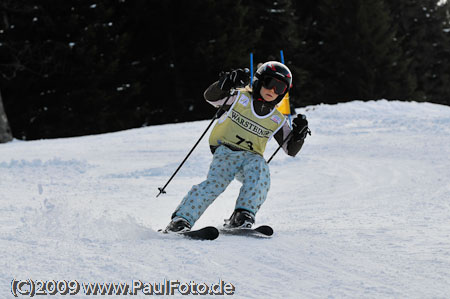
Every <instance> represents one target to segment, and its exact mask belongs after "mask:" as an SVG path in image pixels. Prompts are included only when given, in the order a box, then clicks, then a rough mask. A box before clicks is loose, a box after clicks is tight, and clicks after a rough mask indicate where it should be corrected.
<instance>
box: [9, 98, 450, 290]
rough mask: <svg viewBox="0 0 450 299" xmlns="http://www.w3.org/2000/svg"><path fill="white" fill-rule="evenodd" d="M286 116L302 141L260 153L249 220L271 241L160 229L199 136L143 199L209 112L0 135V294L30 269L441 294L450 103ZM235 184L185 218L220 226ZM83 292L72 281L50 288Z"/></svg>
mask: <svg viewBox="0 0 450 299" xmlns="http://www.w3.org/2000/svg"><path fill="white" fill-rule="evenodd" d="M297 112H300V113H305V114H306V115H307V116H308V119H309V123H310V128H311V130H312V136H309V137H308V138H307V141H306V143H305V145H304V147H303V149H302V151H301V152H300V154H299V156H298V157H296V158H292V157H288V156H286V155H285V154H284V153H282V152H280V153H278V155H277V156H276V157H275V158H274V160H273V161H272V162H271V164H270V168H271V175H272V187H271V190H270V192H269V197H268V199H267V201H266V203H265V204H264V205H263V207H262V208H261V210H260V212H259V214H258V215H257V224H270V225H272V226H273V228H274V229H275V235H274V236H273V238H271V239H251V238H245V237H239V236H219V238H218V239H216V240H215V241H194V240H186V239H183V238H179V237H177V236H167V235H162V234H160V233H158V232H157V230H158V229H160V228H164V227H165V226H166V225H167V223H168V221H169V219H170V215H171V213H172V212H173V210H174V209H175V207H176V206H177V205H178V203H179V202H180V200H181V199H182V197H183V196H184V195H185V193H186V192H187V191H188V190H189V189H190V187H191V186H192V185H193V184H197V183H199V182H201V181H202V180H203V179H204V177H205V175H206V173H207V170H208V166H209V162H210V160H211V154H210V153H209V149H208V144H207V139H208V138H204V140H203V141H202V142H201V143H200V145H199V146H198V148H197V149H196V150H195V151H194V153H193V155H192V156H191V158H190V159H189V160H188V162H187V163H186V164H185V166H184V167H183V168H182V169H181V171H180V172H179V174H178V175H177V176H176V177H175V179H174V180H173V181H172V183H171V184H170V185H169V186H168V187H167V189H166V191H167V194H165V195H161V196H160V197H158V198H156V194H157V193H158V190H157V188H158V187H161V186H163V185H164V183H165V182H166V181H167V179H168V178H169V177H170V175H171V174H172V173H173V171H174V170H175V169H176V167H177V166H178V164H179V163H180V162H181V161H182V159H183V158H184V156H185V155H186V154H187V152H188V151H189V149H190V148H191V147H192V146H193V144H194V143H195V141H196V140H197V138H198V137H199V136H200V134H201V133H202V132H203V130H204V129H205V128H206V126H207V124H208V122H209V121H198V122H192V123H183V124H169V125H162V126H153V127H146V128H141V129H134V130H128V131H123V132H118V133H111V134H104V135H97V136H86V137H79V138H67V139H55V140H41V141H29V142H21V141H14V142H11V143H8V144H0V223H1V229H0V297H1V298H10V297H12V296H13V295H12V293H11V285H12V284H11V282H12V281H13V279H15V280H16V281H20V280H27V279H32V280H33V281H35V282H36V281H38V280H43V281H51V280H55V281H62V280H66V281H71V280H76V281H77V282H79V283H80V284H81V283H83V282H99V283H102V282H128V283H130V284H131V283H133V281H134V282H136V281H138V280H140V281H141V282H143V283H146V282H151V283H163V282H164V281H165V280H170V281H171V282H173V281H177V280H178V282H179V283H180V284H185V286H186V285H187V284H190V285H193V284H195V283H196V284H202V283H205V284H207V285H212V284H214V283H219V282H220V281H221V280H222V281H224V282H226V283H229V284H232V285H233V286H234V287H235V293H234V296H233V298H325V297H327V298H448V297H449V296H450V159H449V158H450V107H446V106H441V105H435V104H429V103H415V102H412V103H405V102H388V101H384V100H381V101H372V102H350V103H345V104H339V105H319V106H314V107H308V108H306V109H299V110H298V111H297ZM275 149H276V144H275V142H274V141H272V142H271V144H270V146H268V149H267V151H266V154H267V155H266V157H269V156H270V155H271V154H272V153H273V151H274V150H275ZM239 187H240V185H239V183H238V182H233V183H232V184H231V185H230V187H229V188H228V189H227V191H225V193H224V194H222V195H221V196H220V197H219V198H218V199H217V200H216V202H215V203H214V204H213V205H212V206H211V207H210V208H209V209H208V210H207V211H206V213H205V214H204V216H203V217H202V218H201V219H200V220H199V221H198V222H197V224H196V227H202V226H204V225H213V226H217V227H219V226H221V224H222V223H223V219H224V218H227V217H228V216H229V215H230V214H231V213H232V210H233V207H234V200H235V197H236V195H237V193H238V190H239ZM192 282H194V283H192ZM13 286H14V287H17V283H13ZM38 286H39V283H38ZM22 290H24V293H26V290H27V286H26V285H23V288H22ZM83 296H85V295H84V293H83V287H82V286H81V288H80V290H79V292H78V295H77V296H69V295H67V296H60V295H57V296H56V297H67V298H72V297H74V298H76V297H83ZM19 297H29V296H27V295H20V294H19ZM39 297H40V298H42V297H46V296H39ZM54 297H55V296H53V297H52V298H54ZM106 297H110V296H106ZM121 297H124V296H121ZM130 297H133V298H140V297H144V295H143V294H142V293H141V292H137V295H136V296H130ZM171 297H173V298H175V297H183V296H181V295H180V293H178V292H175V296H171ZM216 297H217V296H216ZM222 297H224V296H222Z"/></svg>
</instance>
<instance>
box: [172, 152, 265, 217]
mask: <svg viewBox="0 0 450 299" xmlns="http://www.w3.org/2000/svg"><path fill="white" fill-rule="evenodd" d="M234 178H236V179H237V180H238V181H240V182H241V183H242V187H241V189H240V192H239V196H238V199H237V201H236V205H235V209H245V210H247V211H250V212H252V213H254V214H256V213H257V212H258V210H259V208H260V207H261V205H262V204H263V203H264V201H265V200H266V197H267V192H268V191H269V188H270V172H269V165H267V163H266V161H265V160H264V158H263V157H261V156H260V155H258V154H255V153H252V152H247V151H232V150H230V149H229V148H227V147H226V146H219V147H218V148H217V149H216V151H215V153H214V156H213V161H212V162H211V165H210V167H209V172H208V176H207V178H206V180H205V181H203V182H202V183H200V184H198V185H194V186H193V187H192V188H191V190H190V191H189V192H188V194H187V195H186V196H185V197H184V198H183V200H182V201H181V203H180V204H179V205H178V207H177V208H176V210H175V212H174V213H173V214H172V218H173V217H175V216H180V217H183V218H185V219H186V220H188V221H189V223H190V224H191V225H194V223H195V222H196V221H197V220H198V218H200V216H201V215H202V214H203V212H205V210H206V208H208V206H209V205H210V204H211V203H212V202H213V201H214V200H215V199H216V198H217V197H218V196H219V195H220V194H221V193H222V192H223V191H225V189H226V188H227V186H228V185H229V184H230V183H231V182H232V181H233V179H234Z"/></svg>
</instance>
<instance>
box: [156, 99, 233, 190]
mask: <svg viewBox="0 0 450 299" xmlns="http://www.w3.org/2000/svg"><path fill="white" fill-rule="evenodd" d="M230 96H231V93H230V95H228V97H227V98H226V100H225V102H224V103H223V104H222V106H220V108H219V110H217V112H216V114H214V117H213V118H212V120H211V122H210V123H209V125H208V127H207V128H206V130H205V131H204V132H203V133H202V135H201V136H200V138H199V139H198V140H197V142H196V143H195V145H194V146H193V147H192V148H191V150H190V151H189V153H188V154H187V155H186V157H185V158H184V160H183V162H181V164H180V165H179V166H178V168H177V169H176V170H175V172H174V173H173V174H172V176H171V177H170V179H169V180H168V181H167V183H166V184H165V185H164V187H162V188H161V187H159V188H158V190H159V193H158V195H156V197H158V196H160V195H161V194H165V193H166V191H164V190H165V189H166V187H167V185H169V183H170V182H171V181H172V179H173V178H174V177H175V175H176V174H177V173H178V171H179V170H180V168H181V167H182V166H183V164H184V162H186V160H187V159H188V158H189V156H190V155H191V154H192V152H193V151H194V149H195V148H196V147H197V145H198V144H199V143H200V141H201V140H202V139H203V137H204V136H205V134H206V132H208V130H209V128H210V127H211V126H212V124H213V123H214V121H215V120H216V119H217V118H218V117H219V115H220V113H221V112H222V110H223V107H224V106H225V104H226V103H227V102H228V99H229V98H230Z"/></svg>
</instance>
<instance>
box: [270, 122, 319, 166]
mask: <svg viewBox="0 0 450 299" xmlns="http://www.w3.org/2000/svg"><path fill="white" fill-rule="evenodd" d="M305 130H307V131H306V132H307V134H309V135H311V131H309V129H308V127H304V128H303V129H302V130H301V131H300V134H303V131H305ZM293 133H294V130H292V131H291V132H290V133H289V134H288V135H287V136H286V138H284V140H283V142H282V143H281V144H280V146H279V147H278V148H277V150H276V151H275V152H274V153H273V154H272V156H271V157H270V158H269V160H267V164H269V163H270V161H272V159H273V157H275V155H276V154H277V153H278V151H279V150H280V149H281V147H282V146H283V145H284V144H285V143H286V141H288V139H289V137H291V135H292V134H293ZM300 134H299V135H300Z"/></svg>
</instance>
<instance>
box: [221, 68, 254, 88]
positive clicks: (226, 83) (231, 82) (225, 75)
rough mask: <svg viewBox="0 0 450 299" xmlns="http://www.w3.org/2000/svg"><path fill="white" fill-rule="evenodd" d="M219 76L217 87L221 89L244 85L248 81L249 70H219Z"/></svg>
mask: <svg viewBox="0 0 450 299" xmlns="http://www.w3.org/2000/svg"><path fill="white" fill-rule="evenodd" d="M219 76H220V78H219V88H220V89H221V90H223V91H229V90H230V89H232V88H238V87H244V86H246V85H247V84H249V83H250V71H249V69H248V68H245V69H235V70H232V71H231V72H221V73H220V75H219Z"/></svg>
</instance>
